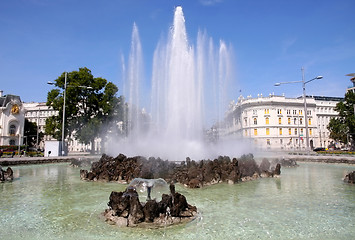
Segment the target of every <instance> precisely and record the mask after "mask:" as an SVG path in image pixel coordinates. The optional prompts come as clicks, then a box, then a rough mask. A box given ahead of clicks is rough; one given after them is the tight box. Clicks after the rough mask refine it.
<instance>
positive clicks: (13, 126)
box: [9, 124, 16, 136]
mask: <svg viewBox="0 0 355 240" xmlns="http://www.w3.org/2000/svg"><path fill="white" fill-rule="evenodd" d="M9 134H10V135H12V136H13V135H15V134H16V126H15V125H13V124H11V125H10V128H9Z"/></svg>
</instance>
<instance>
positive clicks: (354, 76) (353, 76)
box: [345, 73, 355, 92]
mask: <svg viewBox="0 0 355 240" xmlns="http://www.w3.org/2000/svg"><path fill="white" fill-rule="evenodd" d="M345 76H349V77H351V78H350V81H351V82H352V83H353V85H352V86H350V87H348V88H347V89H346V91H347V92H349V91H351V92H355V73H349V74H346V75H345Z"/></svg>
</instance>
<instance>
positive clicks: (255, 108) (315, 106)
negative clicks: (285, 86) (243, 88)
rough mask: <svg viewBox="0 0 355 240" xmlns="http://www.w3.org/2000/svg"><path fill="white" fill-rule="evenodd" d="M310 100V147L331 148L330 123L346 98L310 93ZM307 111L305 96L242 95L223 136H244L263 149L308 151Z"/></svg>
mask: <svg viewBox="0 0 355 240" xmlns="http://www.w3.org/2000/svg"><path fill="white" fill-rule="evenodd" d="M306 100H307V117H308V132H309V146H310V147H311V148H314V147H328V145H330V144H331V143H332V139H330V138H329V131H328V129H327V126H328V123H329V120H330V119H331V118H332V117H335V116H337V115H338V113H337V112H336V111H335V110H334V107H335V106H336V104H337V103H338V102H339V101H341V100H342V98H333V97H320V96H307V97H306ZM305 114H306V113H305V112H304V100H303V98H286V97H285V96H275V95H270V96H267V97H263V96H262V95H259V96H258V97H257V98H252V97H251V96H249V97H247V98H244V97H243V96H240V97H239V98H238V101H237V103H232V104H231V105H230V108H229V111H228V113H227V115H226V127H225V129H224V133H223V135H224V137H227V138H243V139H244V140H247V141H250V142H251V143H253V144H254V145H255V146H256V147H257V148H262V149H274V150H305V149H306V146H307V144H306V124H305Z"/></svg>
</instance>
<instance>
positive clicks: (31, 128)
mask: <svg viewBox="0 0 355 240" xmlns="http://www.w3.org/2000/svg"><path fill="white" fill-rule="evenodd" d="M24 137H26V145H28V146H29V147H35V146H36V143H37V137H38V142H41V140H42V139H43V133H41V132H39V133H38V134H37V124H36V123H35V122H30V121H29V120H28V119H27V118H26V119H25V128H24Z"/></svg>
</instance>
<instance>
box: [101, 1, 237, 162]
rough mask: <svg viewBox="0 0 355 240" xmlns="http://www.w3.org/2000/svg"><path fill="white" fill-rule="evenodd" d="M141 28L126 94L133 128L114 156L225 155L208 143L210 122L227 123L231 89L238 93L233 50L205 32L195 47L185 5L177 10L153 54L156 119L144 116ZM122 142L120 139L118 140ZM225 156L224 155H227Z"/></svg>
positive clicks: (112, 150) (115, 146) (133, 48)
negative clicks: (226, 113) (146, 119)
mask: <svg viewBox="0 0 355 240" xmlns="http://www.w3.org/2000/svg"><path fill="white" fill-rule="evenodd" d="M142 55H143V54H142V48H141V43H140V39H139V33H138V28H137V26H136V24H134V26H133V33H132V45H131V54H130V57H129V62H128V71H127V76H126V79H127V82H126V85H125V86H126V87H127V89H126V93H125V94H128V101H129V106H130V113H129V114H128V123H129V126H130V127H132V130H131V132H130V134H129V136H128V137H127V138H126V139H124V140H123V141H119V142H118V143H116V144H114V143H113V141H111V143H110V144H109V146H108V150H109V151H108V153H109V154H113V155H115V154H118V153H124V154H126V155H131V156H132V155H142V156H146V157H149V156H156V157H161V158H163V159H171V160H184V159H185V158H186V157H190V158H193V159H204V158H212V157H215V156H218V155H221V153H220V152H219V150H218V149H221V148H220V147H219V146H218V145H211V144H208V143H206V140H205V136H204V129H206V128H208V127H206V119H213V120H214V121H215V123H216V122H220V121H221V120H223V115H224V112H225V111H226V108H227V107H228V100H229V99H228V90H231V89H233V87H232V85H231V84H232V81H233V80H234V74H233V69H232V50H231V47H228V46H227V45H226V43H225V42H224V41H222V40H220V41H219V46H217V47H216V46H215V45H214V42H213V39H212V38H210V37H208V36H207V34H206V32H202V31H199V32H198V34H197V44H196V46H194V45H191V44H190V43H189V40H188V37H187V32H186V26H185V18H184V14H183V11H182V7H176V9H175V14H174V21H173V25H172V27H171V31H170V32H169V36H168V38H167V40H165V41H164V40H160V41H159V43H158V45H157V48H156V50H155V52H154V56H153V69H152V82H151V94H150V97H151V104H150V107H151V113H150V116H151V119H150V124H149V128H148V127H147V125H146V122H145V121H142V119H141V117H142V114H141V110H140V109H141V105H140V104H141V103H140V102H139V99H141V96H142V92H141V91H140V86H141V81H142V80H143V72H144V71H143V61H142V59H143V57H142ZM115 142H117V141H115ZM222 154H223V153H222Z"/></svg>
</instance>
